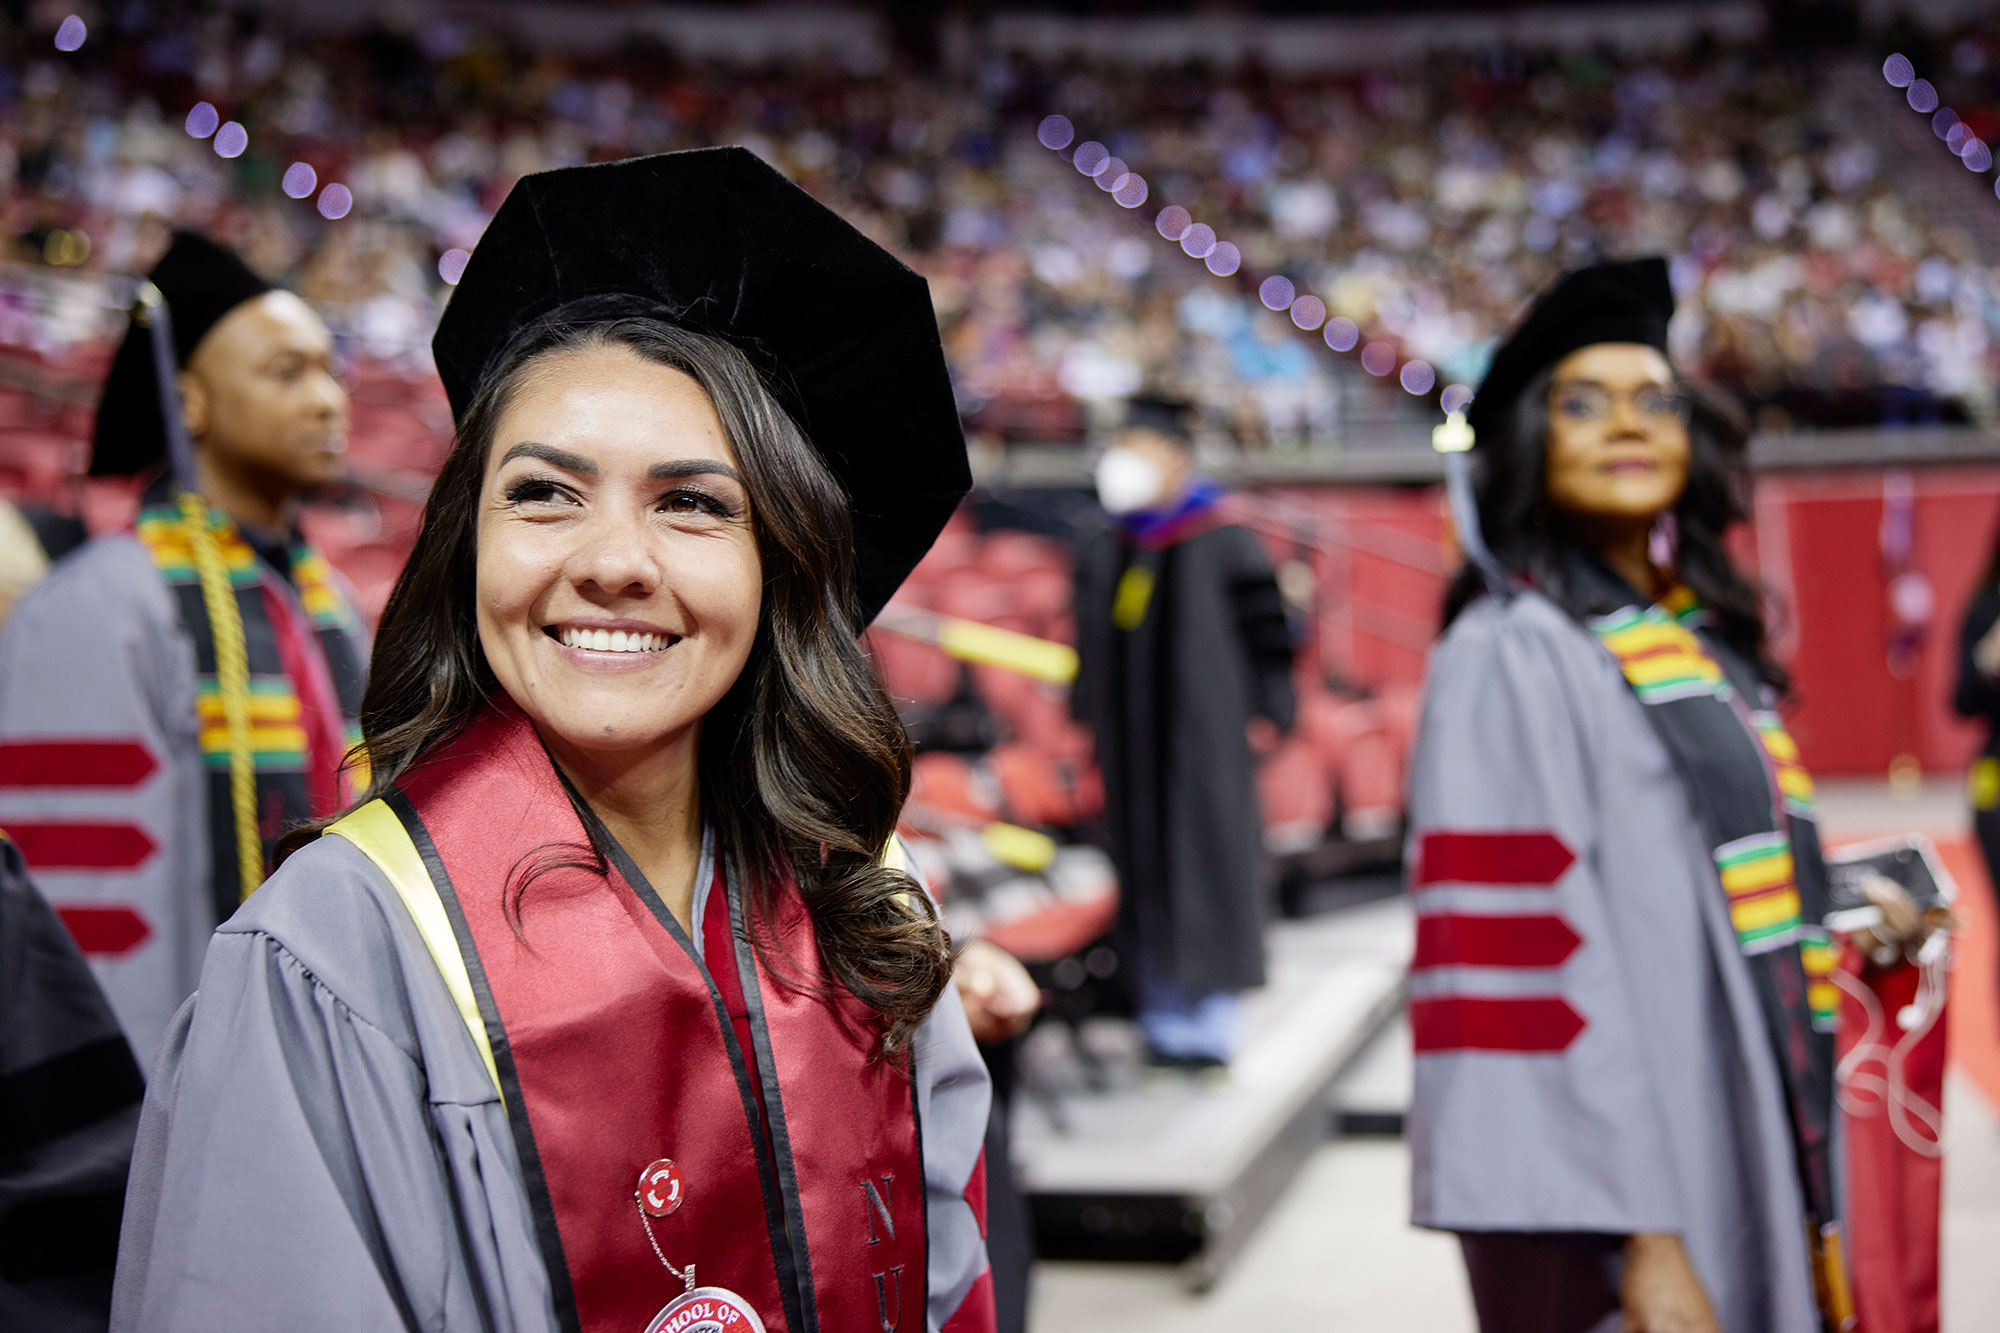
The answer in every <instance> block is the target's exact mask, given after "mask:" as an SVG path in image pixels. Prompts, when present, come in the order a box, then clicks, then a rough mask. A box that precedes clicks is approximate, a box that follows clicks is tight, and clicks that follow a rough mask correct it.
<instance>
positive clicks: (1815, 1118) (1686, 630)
mask: <svg viewBox="0 0 2000 1333" xmlns="http://www.w3.org/2000/svg"><path fill="white" fill-rule="evenodd" d="M1581 563H1582V562H1579V564H1581ZM1573 577H1576V578H1578V579H1579V580H1580V581H1581V583H1582V584H1583V585H1584V588H1585V589H1586V590H1587V591H1588V592H1595V593H1597V594H1598V599H1597V600H1598V604H1606V603H1610V604H1617V603H1620V602H1622V603H1623V605H1621V606H1619V607H1618V609H1617V610H1614V611H1611V612H1608V613H1607V614H1604V615H1599V616H1593V617H1591V618H1590V619H1589V620H1588V622H1587V623H1588V625H1589V627H1590V629H1591V632H1592V633H1594V634H1595V635H1596V636H1597V639H1598V641H1599V642H1600V643H1602V644H1603V645H1604V646H1605V648H1606V649H1607V650H1609V651H1610V653H1611V655H1612V657H1613V658H1615V659H1616V660H1617V662H1618V665H1619V668H1620V670H1621V671H1622V672H1623V673H1624V676H1625V681H1626V684H1628V685H1629V686H1631V688H1632V693H1633V695H1634V696H1635V697H1637V699H1638V700H1639V702H1640V703H1641V704H1642V705H1644V711H1645V714H1646V719H1647V721H1648V722H1650V723H1651V724H1652V726H1653V730H1654V731H1655V733H1657V734H1658V736H1659V737H1660V740H1661V741H1662V742H1663V743H1664V744H1665V746H1666V749H1667V753H1668V755H1669V756H1671V758H1672V760H1673V763H1674V767H1675V769H1676V771H1677V772H1678V773H1679V775H1680V777H1681V780H1682V784H1683V785H1684V787H1685V788H1686V790H1687V795H1688V801H1689V804H1690V805H1691V806H1692V808H1693V811H1694V816H1695V819H1696V821H1697V822H1698V823H1699V825H1700V826H1701V830H1702V836H1703V841H1704V842H1705V843H1706V844H1707V845H1708V847H1709V851H1710V854H1711V855H1712V856H1713V858H1714V860H1715V868H1716V877H1717V881H1718V883H1719V884H1720V886H1721V889H1722V892H1723V894H1724V895H1725V896H1726V898H1727V899H1728V903H1729V918H1730V923H1731V924H1732V925H1733V926H1734V927H1735V931H1736V942H1737V946H1738V948H1740V949H1741V950H1742V953H1743V957H1744V961H1745V962H1746V963H1748V964H1749V967H1750V974H1751V977H1752V978H1753V980H1754V982H1755V984H1756V989H1757V998H1758V1004H1759V1007H1760V1008H1761V1009H1762V1011H1763V1015H1764V1026H1765V1031H1766V1035H1767V1036H1768V1037H1769V1039H1770V1042H1771V1047H1772V1050H1773V1052H1774V1053H1775V1054H1776V1055H1777V1059H1778V1068H1779V1070H1780V1071H1781V1073H1782V1075H1783V1078H1784V1084H1785V1093H1786V1101H1787V1105H1788V1110H1789V1111H1790V1114H1791V1121H1792V1130H1793V1140H1794V1143H1795V1145H1796V1147H1797V1153H1798V1170H1799V1177H1800V1183H1801V1185H1802V1187H1803V1189H1804V1193H1805V1199H1806V1207H1807V1210H1808V1212H1809V1213H1810V1214H1811V1217H1810V1219H1809V1220H1810V1227H1811V1230H1812V1233H1813V1240H1814V1243H1815V1250H1816V1252H1820V1251H1824V1250H1827V1249H1832V1248H1835V1247H1837V1243H1838V1241H1837V1235H1836V1234H1834V1231H1833V1230H1831V1229H1834V1228H1835V1226H1836V1218H1837V1216H1838V1214H1837V1212H1836V1209H1835V1201H1834V1190H1833V1174H1832V1165H1831V1156H1830V1150H1829V1143H1830V1139H1829V1127H1830V1124H1831V1120H1832V1113H1833V1038H1832V1031H1833V1021H1834V1015H1835V1012H1836V1009H1837V1006H1838V1003H1839V992H1838V991H1837V990H1836V989H1835V987H1834V984H1833V980H1832V972H1833V968H1834V967H1835V965H1836V960H1835V955H1834V950H1833V944H1832V938H1831V936H1830V935H1829V934H1828V932H1827V931H1826V929H1825V928H1824V927H1823V926H1822V925H1821V922H1822V921H1823V920H1824V919H1825V916H1826V912H1827V907H1828V893H1827V883H1828V881H1827V872H1826V863H1825V861H1824V860H1823V859H1822V856H1821V853H1820V845H1819V830H1818V827H1817V824H1816V823H1815V820H1814V804H1813V786H1812V780H1811V778H1810V777H1808V776H1807V774H1806V771H1805V769H1804V768H1803V767H1801V766H1800V764H1799V752H1798V746H1797V745H1796V744H1795V743H1794V742H1793V740H1792V738H1791V736H1790V734H1789V733H1787V732H1786V730H1785V726H1784V723H1783V722H1782V721H1780V720H1779V718H1778V715H1777V713H1776V712H1774V711H1772V704H1773V702H1774V700H1773V698H1772V693H1771V690H1770V688H1769V687H1768V686H1767V685H1765V684H1764V683H1763V682H1762V681H1761V680H1759V679H1758V678H1757V676H1756V673H1755V672H1754V671H1753V670H1752V669H1751V666H1750V664H1749V663H1748V662H1746V661H1744V660H1743V659H1742V657H1741V656H1740V655H1739V654H1737V653H1736V652H1735V651H1734V650H1733V649H1731V648H1730V647H1728V646H1727V645H1726V644H1724V643H1723V642H1722V641H1721V639H1720V638H1719V637H1718V636H1717V635H1716V634H1714V633H1713V631H1712V621H1711V618H1710V617H1709V615H1708V613H1707V612H1706V611H1705V610H1703V608H1702V607H1701V605H1700V603H1699V602H1698V601H1697V600H1696V599H1695V596H1694V594H1693V593H1692V592H1690V591H1689V590H1688V589H1687V588H1685V587H1683V586H1680V585H1678V584H1676V585H1675V586H1674V587H1673V588H1672V589H1671V590H1670V591H1668V592H1667V593H1666V594H1664V595H1663V596H1662V597H1661V598H1660V600H1659V601H1658V602H1655V603H1652V604H1650V605H1644V606H1642V605H1640V604H1639V599H1638V598H1637V597H1636V596H1635V595H1634V594H1633V593H1632V591H1631V590H1630V588H1628V587H1627V586H1626V585H1625V584H1624V583H1623V582H1622V581H1621V580H1618V579H1616V578H1615V577H1613V576H1611V575H1610V574H1608V573H1607V572H1605V571H1602V570H1599V569H1596V568H1595V567H1593V566H1588V565H1584V566H1583V567H1582V568H1579V569H1578V570H1577V571H1576V573H1575V574H1573ZM1597 585H1603V586H1601V587H1600V586H1597ZM1836 1262H1837V1260H1836ZM1822 1276H1824V1275H1822Z"/></svg>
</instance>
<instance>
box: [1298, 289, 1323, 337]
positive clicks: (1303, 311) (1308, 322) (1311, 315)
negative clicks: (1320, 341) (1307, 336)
mask: <svg viewBox="0 0 2000 1333" xmlns="http://www.w3.org/2000/svg"><path fill="white" fill-rule="evenodd" d="M1292 323H1294V324H1296V325H1298V326H1299V327H1300V328H1302V329H1305V330H1306V331H1307V332H1311V331H1312V330H1313V329H1316V328H1318V327H1319V326H1320V325H1322V324H1324V323H1326V302H1324V301H1322V300H1320V299H1319V298H1318V297H1317V296H1301V297H1300V298H1299V299H1298V300H1296V301H1294V302H1292Z"/></svg>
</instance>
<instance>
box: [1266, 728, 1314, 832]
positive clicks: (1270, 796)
mask: <svg viewBox="0 0 2000 1333" xmlns="http://www.w3.org/2000/svg"><path fill="white" fill-rule="evenodd" d="M1257 797H1258V804H1259V805H1260V806H1261V807H1262V809H1263V813H1264V841H1265V845H1266V846H1268V847H1269V848H1270V849H1271V850H1273V851H1278V852H1290V851H1302V850H1304V849H1305V848H1308V847H1311V846H1312V845H1314V844H1315V843H1317V842H1318V841H1319V840H1320V839H1321V838H1322V837H1324V836H1325V835H1326V831H1327V828H1328V826H1329V825H1331V824H1332V823H1333V783H1332V782H1331V781H1330V780H1329V779H1328V777H1327V773H1326V767H1325V765H1324V764H1322V763H1321V762H1320V758H1319V756H1318V755H1317V754H1315V753H1314V752H1313V748H1312V745H1311V744H1310V743H1309V742H1308V741H1306V740H1305V739H1304V738H1303V737H1300V736H1294V737H1292V738H1290V739H1289V740H1286V741H1285V742H1284V743H1282V744H1281V745H1279V746H1278V748H1277V749H1275V750H1273V751H1272V752H1271V753H1270V754H1269V755H1267V756H1265V758H1264V760H1263V762H1262V763H1260V764H1259V765H1258V766H1257Z"/></svg>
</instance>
